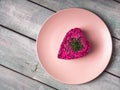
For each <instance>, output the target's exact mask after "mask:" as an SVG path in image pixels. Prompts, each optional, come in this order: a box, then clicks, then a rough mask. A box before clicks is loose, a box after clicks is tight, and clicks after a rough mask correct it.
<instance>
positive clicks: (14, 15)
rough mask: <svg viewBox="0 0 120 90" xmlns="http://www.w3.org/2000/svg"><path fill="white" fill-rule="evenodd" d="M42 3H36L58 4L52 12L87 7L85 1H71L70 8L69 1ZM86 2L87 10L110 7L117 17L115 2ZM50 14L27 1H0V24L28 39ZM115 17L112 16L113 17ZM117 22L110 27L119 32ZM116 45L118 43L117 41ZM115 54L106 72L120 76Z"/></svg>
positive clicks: (37, 30)
mask: <svg viewBox="0 0 120 90" xmlns="http://www.w3.org/2000/svg"><path fill="white" fill-rule="evenodd" d="M36 2H38V1H37V0H36ZM44 2H45V0H43V1H40V2H38V3H40V4H44V5H48V7H50V8H52V7H51V5H52V6H53V7H56V4H55V3H58V4H60V5H57V6H58V7H56V8H55V9H54V8H52V9H54V10H59V9H63V8H67V7H72V6H74V7H75V5H78V6H81V5H83V6H84V7H87V5H88V4H87V3H86V2H85V1H80V2H78V4H76V3H75V2H73V1H71V4H70V5H71V6H69V3H70V1H66V2H67V3H68V6H67V5H66V4H65V3H66V2H65V3H63V2H64V1H59V0H58V1H51V3H49V1H46V2H45V3H44ZM76 2H77V1H76ZM88 2H90V3H91V6H89V5H88V8H89V7H91V8H90V9H91V10H93V7H95V6H97V5H98V6H99V7H100V8H104V7H105V9H106V10H108V9H111V7H112V8H114V9H115V11H114V12H113V14H115V15H117V16H118V12H117V11H118V8H119V7H118V5H117V3H116V2H114V3H113V2H112V1H110V2H112V3H108V1H105V3H103V0H100V2H99V3H98V1H97V2H93V1H88ZM52 3H54V4H55V5H53V4H52ZM73 3H74V4H73ZM79 3H80V4H79ZM84 4H85V5H84ZM112 4H113V5H112ZM61 5H63V7H61ZM65 5H66V6H65ZM92 5H93V6H92ZM107 6H109V7H107ZM60 7H61V8H60ZM81 7H82V6H81ZM117 7H118V8H117ZM95 10H97V9H95ZM93 11H94V10H93ZM98 11H99V9H98ZM98 11H97V12H98ZM51 14H53V12H51V11H49V10H47V9H45V8H42V7H40V6H38V5H35V4H33V3H31V2H28V1H24V0H22V1H18V0H1V1H0V24H3V25H5V26H7V27H9V28H11V29H14V30H15V31H17V32H19V33H22V34H24V35H26V36H28V37H31V38H34V39H36V37H37V34H38V32H39V30H40V27H41V24H42V23H43V21H44V20H45V19H46V18H47V17H48V16H50V15H51ZM101 14H102V13H101ZM103 14H104V13H103ZM109 14H111V15H113V14H112V12H110V13H109ZM109 14H108V15H109ZM115 15H113V16H115ZM101 16H104V15H101ZM105 17H106V16H105ZM108 18H109V17H108ZM116 18H117V17H116ZM113 19H114V18H113ZM118 20H119V19H115V20H113V22H112V23H113V25H112V26H113V27H115V28H117V30H118V31H119V29H120V28H119V27H120V25H119V22H120V20H119V21H118ZM108 21H109V20H108ZM114 22H115V23H114ZM117 22H118V23H117ZM111 30H112V31H113V32H117V34H119V32H118V31H116V30H114V28H113V29H111ZM119 36H120V35H119ZM117 43H118V41H117ZM117 46H118V47H117ZM114 47H116V48H119V45H118V44H116V43H115V45H114ZM117 52H118V50H117V51H115V52H114V56H113V57H112V62H113V63H111V64H110V65H109V68H108V69H107V71H109V72H111V73H113V74H115V75H118V76H120V71H119V68H118V67H119V66H120V60H119V58H120V55H119V53H117ZM33 66H34V64H33Z"/></svg>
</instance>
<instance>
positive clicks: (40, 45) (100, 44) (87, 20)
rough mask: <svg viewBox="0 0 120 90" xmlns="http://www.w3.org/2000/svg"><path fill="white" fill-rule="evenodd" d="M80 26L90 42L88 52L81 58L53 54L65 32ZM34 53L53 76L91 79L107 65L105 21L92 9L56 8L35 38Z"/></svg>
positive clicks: (69, 81) (109, 42) (67, 79)
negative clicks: (63, 57)
mask: <svg viewBox="0 0 120 90" xmlns="http://www.w3.org/2000/svg"><path fill="white" fill-rule="evenodd" d="M75 27H77V28H81V29H82V31H83V32H84V33H85V36H86V38H87V40H88V41H89V42H90V46H91V49H90V51H89V53H88V54H87V55H86V56H84V57H81V58H78V59H73V60H62V59H59V58H57V54H58V51H59V47H60V45H61V42H62V40H63V38H64V36H65V34H66V33H67V32H68V31H69V30H70V29H72V28H75ZM37 53H38V57H39V60H40V63H41V65H42V66H43V68H44V69H45V70H46V71H47V72H48V73H49V74H50V75H51V76H52V77H53V78H54V79H56V80H58V81H60V82H63V83H67V84H82V83H86V82H88V81H91V80H93V79H95V78H96V77H97V76H99V75H100V74H101V73H102V72H103V71H104V69H105V68H106V66H107V65H108V63H109V61H110V57H111V53H112V40H111V36H110V32H109V30H108V28H107V26H106V25H105V23H104V22H103V21H102V20H101V19H100V18H99V17H98V16H97V15H95V14H94V13H92V12H90V11H88V10H85V9H79V8H70V9H64V10H61V11H58V12H57V13H55V14H54V15H52V16H51V17H50V18H49V19H48V20H47V21H46V22H45V23H44V24H43V26H42V28H41V30H40V33H39V35H38V38H37Z"/></svg>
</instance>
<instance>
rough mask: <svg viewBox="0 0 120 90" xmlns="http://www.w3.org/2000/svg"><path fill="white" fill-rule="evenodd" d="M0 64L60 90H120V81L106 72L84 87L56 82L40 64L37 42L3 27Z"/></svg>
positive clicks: (0, 39) (0, 33) (0, 38)
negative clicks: (36, 47) (37, 54)
mask: <svg viewBox="0 0 120 90" xmlns="http://www.w3.org/2000/svg"><path fill="white" fill-rule="evenodd" d="M115 43H116V40H115ZM118 43H120V42H119V41H118ZM117 49H118V48H117ZM113 63H115V62H113ZM0 64H2V65H4V66H6V67H9V68H11V69H13V70H15V71H18V72H20V73H23V74H24V75H27V76H29V77H31V78H33V79H36V80H39V81H42V82H44V83H46V84H48V85H51V86H53V87H55V88H58V89H60V90H101V89H102V90H113V89H115V90H119V89H120V86H119V84H120V79H119V78H117V77H114V76H112V75H110V74H108V73H106V72H104V73H103V74H102V75H101V76H99V78H97V79H95V80H93V81H92V82H89V83H87V84H83V85H67V84H63V83H60V82H58V81H56V80H54V79H53V78H51V76H50V75H48V74H47V73H46V72H45V71H44V70H43V68H42V67H41V65H40V64H39V63H38V58H37V56H36V50H35V42H34V41H33V40H30V39H28V38H26V37H24V36H21V35H19V34H16V33H15V32H12V31H10V30H7V29H5V28H2V27H0ZM113 65H115V64H113ZM113 71H114V70H113ZM106 86H107V87H106ZM106 88H107V89H106Z"/></svg>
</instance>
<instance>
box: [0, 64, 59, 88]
mask: <svg viewBox="0 0 120 90" xmlns="http://www.w3.org/2000/svg"><path fill="white" fill-rule="evenodd" d="M0 66H2V67H4V68H7V69H9V70H11V71H13V72H15V73H18V74H20V75H22V76H25V77H27V78H29V79H32V80H34V81H36V82H38V83H41V84H44V85H46V86H48V87H50V88H53V89H55V90H58V89H57V88H55V87H53V86H50V85H48V84H46V83H44V82H41V81H39V80H37V79H33V78H31V77H29V76H27V75H25V74H23V73H20V72H18V71H16V70H13V69H11V68H8V67H6V66H4V65H2V64H0Z"/></svg>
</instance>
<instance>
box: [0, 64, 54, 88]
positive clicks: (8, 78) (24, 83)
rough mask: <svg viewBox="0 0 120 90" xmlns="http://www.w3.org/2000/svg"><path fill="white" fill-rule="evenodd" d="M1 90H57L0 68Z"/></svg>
mask: <svg viewBox="0 0 120 90" xmlns="http://www.w3.org/2000/svg"><path fill="white" fill-rule="evenodd" d="M0 90H55V89H52V88H50V87H48V86H46V85H44V84H41V83H38V82H36V81H34V80H31V79H29V78H27V77H25V76H22V75H20V74H18V73H16V72H13V71H11V70H9V69H7V68H4V67H2V66H0Z"/></svg>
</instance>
